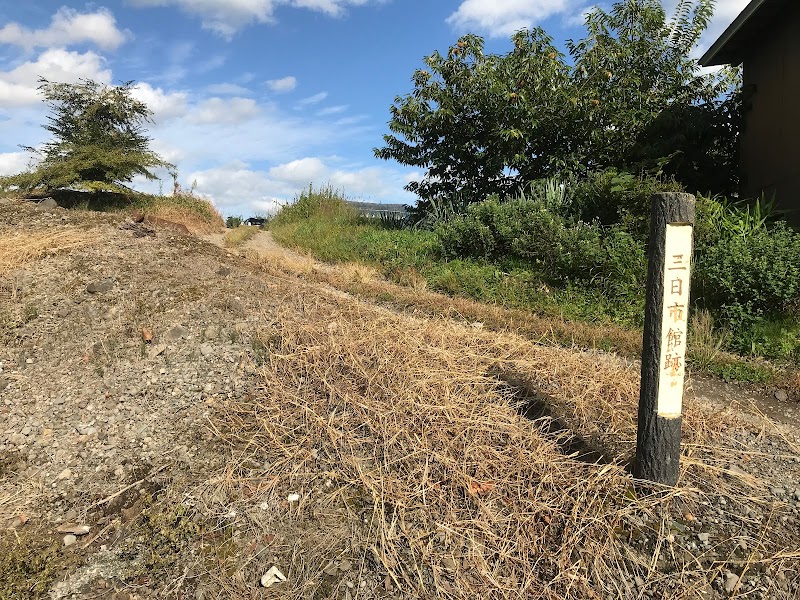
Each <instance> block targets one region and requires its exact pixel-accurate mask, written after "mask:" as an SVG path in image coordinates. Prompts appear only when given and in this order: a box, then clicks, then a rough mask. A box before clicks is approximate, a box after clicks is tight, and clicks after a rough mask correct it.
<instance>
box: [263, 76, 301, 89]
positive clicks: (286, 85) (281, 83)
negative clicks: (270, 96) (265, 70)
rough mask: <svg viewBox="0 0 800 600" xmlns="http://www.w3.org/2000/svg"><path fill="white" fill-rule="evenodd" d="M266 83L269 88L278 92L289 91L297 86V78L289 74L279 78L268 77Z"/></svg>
mask: <svg viewBox="0 0 800 600" xmlns="http://www.w3.org/2000/svg"><path fill="white" fill-rule="evenodd" d="M267 85H268V86H269V89H271V90H272V91H273V92H277V93H279V94H282V93H285V92H291V91H292V90H293V89H294V88H296V87H297V78H295V77H292V76H291V75H289V76H288V77H282V78H281V79H270V80H269V81H267Z"/></svg>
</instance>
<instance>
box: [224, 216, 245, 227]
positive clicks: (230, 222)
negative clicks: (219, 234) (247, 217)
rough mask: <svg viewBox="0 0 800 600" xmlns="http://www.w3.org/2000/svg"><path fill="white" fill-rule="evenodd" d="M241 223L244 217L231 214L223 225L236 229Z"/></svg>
mask: <svg viewBox="0 0 800 600" xmlns="http://www.w3.org/2000/svg"><path fill="white" fill-rule="evenodd" d="M242 223H244V219H243V218H242V217H241V216H233V215H231V216H229V217H228V218H227V219H225V227H227V228H228V229H236V228H237V227H239V225H241V224H242Z"/></svg>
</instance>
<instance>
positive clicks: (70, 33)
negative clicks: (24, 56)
mask: <svg viewBox="0 0 800 600" xmlns="http://www.w3.org/2000/svg"><path fill="white" fill-rule="evenodd" d="M130 35H131V34H130V32H129V31H121V30H120V29H118V28H117V22H116V20H115V19H114V15H113V14H112V13H111V11H109V10H107V9H105V8H101V9H99V10H97V11H96V12H91V13H79V12H78V11H76V10H74V9H71V8H66V7H64V8H61V9H60V10H59V11H58V12H56V14H55V15H53V18H52V20H51V21H50V25H49V26H48V27H46V28H45V29H29V28H27V27H23V26H22V25H20V24H19V23H8V24H7V25H5V26H4V27H3V28H2V29H0V43H2V44H11V45H14V46H20V47H22V48H25V49H28V50H30V49H33V48H37V47H38V48H49V47H54V46H62V47H63V46H72V45H75V44H82V43H92V44H94V45H96V46H97V47H99V48H102V49H103V50H115V49H116V48H118V47H119V46H120V45H122V44H123V43H124V42H125V40H126V39H128V38H129V37H130Z"/></svg>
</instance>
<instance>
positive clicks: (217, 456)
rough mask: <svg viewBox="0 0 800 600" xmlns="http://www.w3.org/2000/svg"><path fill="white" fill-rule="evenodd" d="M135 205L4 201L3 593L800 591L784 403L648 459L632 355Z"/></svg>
mask: <svg viewBox="0 0 800 600" xmlns="http://www.w3.org/2000/svg"><path fill="white" fill-rule="evenodd" d="M121 225H124V220H123V218H121V217H119V218H117V217H113V216H107V215H98V214H95V213H88V212H78V211H74V212H73V211H65V210H62V209H49V210H39V209H37V208H36V207H34V206H33V205H32V204H29V203H20V202H14V201H11V202H9V201H4V202H2V203H0V240H3V239H10V236H12V235H19V234H20V233H24V238H22V237H18V238H15V240H16V241H15V243H13V244H6V245H5V246H4V245H2V244H0V264H9V265H10V268H8V269H7V270H6V271H5V272H4V273H2V272H0V363H2V366H1V368H0V423H2V425H0V529H2V531H0V597H9V598H36V597H42V598H44V597H53V598H114V599H116V600H120V599H123V598H124V599H130V598H150V597H175V598H212V597H213V598H216V597H233V598H240V597H286V598H295V597H296V598H349V599H355V598H359V599H360V598H363V599H370V598H421V597H423V598H425V597H445V598H475V597H492V598H506V597H514V598H519V597H526V598H604V599H605V598H625V599H627V598H637V597H641V598H721V597H727V596H729V595H730V594H732V593H733V594H735V593H742V594H745V593H746V594H747V597H753V598H764V599H766V598H779V599H782V598H793V597H796V596H797V594H798V591H799V590H800V587H799V586H800V582H799V581H798V575H797V573H798V569H797V566H798V561H799V560H800V553H798V547H800V541H799V540H800V535H798V528H799V525H798V512H799V511H800V482H798V474H799V473H800V464H799V463H800V458H799V457H798V455H797V452H796V446H795V443H796V442H795V441H794V440H793V439H792V438H790V437H789V434H788V433H787V430H785V429H780V428H775V427H773V426H772V425H771V424H770V423H769V422H768V421H766V420H763V419H760V418H758V417H756V416H751V417H749V418H747V419H740V418H738V417H735V416H733V415H732V414H724V413H719V412H718V406H716V405H715V406H713V407H711V408H710V407H709V406H705V407H704V406H703V405H702V402H700V401H697V402H696V405H695V406H694V408H693V409H692V411H690V412H689V413H688V414H687V419H686V433H687V437H686V441H687V443H686V445H685V448H684V459H683V461H684V465H685V472H684V474H683V477H682V481H681V486H680V487H679V488H677V489H675V490H659V489H657V488H654V487H647V486H641V485H639V484H636V483H635V482H634V481H633V480H632V479H631V477H630V476H629V475H628V474H627V472H626V464H625V459H626V458H627V457H628V456H629V455H630V452H631V449H632V445H633V443H634V440H633V430H632V426H633V423H634V422H635V418H634V412H633V407H634V406H635V396H636V372H635V371H636V369H635V366H632V365H631V364H629V363H627V362H625V361H622V360H620V359H618V358H617V357H614V356H610V355H604V354H602V353H579V352H572V351H569V350H564V349H554V348H542V347H540V346H537V345H536V344H533V343H531V342H530V341H528V340H525V339H523V338H521V337H518V336H516V335H514V334H513V333H511V332H509V333H500V334H498V333H492V332H488V331H483V330H481V329H480V328H477V327H472V326H471V325H469V324H464V323H458V322H454V321H452V320H450V319H444V318H421V317H419V316H413V315H408V314H402V313H396V312H394V311H391V310H387V309H386V308H381V307H379V306H375V305H372V304H368V303H364V302H362V301H359V300H357V299H355V298H353V297H350V296H348V295H347V294H344V293H342V292H341V291H337V290H332V289H331V288H329V287H326V286H324V285H320V284H319V283H316V282H313V281H308V280H304V279H302V277H303V276H305V275H311V274H313V272H314V268H315V267H314V266H313V265H312V266H310V265H309V264H307V263H308V261H304V260H302V257H297V256H289V258H288V259H287V260H286V261H284V260H283V258H282V256H281V254H280V252H279V250H278V249H277V248H273V247H270V248H269V250H270V254H269V257H268V258H267V259H264V258H261V257H259V256H257V255H254V254H252V253H251V254H248V255H247V256H246V257H240V256H238V255H236V254H233V253H230V252H226V251H225V250H223V249H221V248H218V247H216V246H214V245H213V244H210V243H207V242H204V241H202V240H199V239H197V238H194V237H191V236H184V235H179V234H176V233H174V232H170V231H164V230H158V231H156V235H155V236H142V237H137V236H135V235H134V233H135V232H133V231H131V230H129V229H125V228H124V227H123V228H120V226H121ZM67 240H69V243H68V242H67ZM23 241H25V244H27V247H29V248H30V250H26V251H25V252H19V244H20V243H22V242H23ZM11 252H17V254H14V255H12V254H11ZM4 256H6V263H3V262H2V261H3V257H4ZM531 404H537V405H538V406H539V408H538V409H537V411H538V412H537V414H541V413H542V411H541V410H539V409H541V408H542V407H544V408H546V409H547V412H548V413H549V414H550V416H545V417H542V418H541V419H539V420H537V421H531V420H529V419H528V418H526V417H525V416H524V415H523V414H522V413H523V412H524V411H525V409H526V408H530V406H531ZM590 450H591V452H590ZM596 459H600V461H601V462H598V463H596V464H595V463H594V461H595V460H596Z"/></svg>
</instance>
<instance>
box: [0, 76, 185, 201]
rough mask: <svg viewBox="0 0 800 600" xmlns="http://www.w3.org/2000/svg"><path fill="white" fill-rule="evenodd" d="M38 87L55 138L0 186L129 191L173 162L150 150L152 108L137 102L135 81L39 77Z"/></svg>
mask: <svg viewBox="0 0 800 600" xmlns="http://www.w3.org/2000/svg"><path fill="white" fill-rule="evenodd" d="M39 90H40V91H41V93H42V95H43V96H44V99H45V102H46V103H47V104H48V106H49V108H50V111H51V113H52V114H51V116H49V117H48V123H47V124H45V125H44V128H45V129H46V130H47V131H49V132H50V133H51V134H52V135H53V137H54V139H53V140H52V141H50V142H47V143H46V144H45V145H44V147H43V148H42V149H41V150H37V149H36V148H26V150H28V151H29V152H31V153H33V154H36V155H38V156H40V157H41V161H40V162H39V164H38V165H37V166H36V167H35V168H33V169H32V170H30V171H28V172H24V173H20V174H17V175H12V176H10V177H3V178H0V188H3V189H8V188H10V187H15V188H17V189H18V191H19V192H20V193H22V194H50V193H52V192H53V191H54V190H59V189H67V188H68V189H77V190H88V191H93V190H94V191H116V192H128V191H129V188H128V187H127V186H126V184H127V183H130V182H131V181H132V180H133V178H134V177H136V176H137V175H138V176H143V177H145V178H147V179H150V180H153V179H157V177H156V175H155V174H154V173H153V169H155V168H164V169H168V170H169V171H170V172H172V171H174V168H175V167H174V166H173V165H172V164H170V163H168V162H166V161H165V160H164V159H162V158H161V157H160V156H158V155H157V154H156V153H155V152H153V151H152V150H150V149H149V144H150V140H149V139H148V138H147V136H146V132H145V130H144V127H143V124H144V123H147V122H150V119H151V116H152V111H151V110H150V109H149V108H148V107H147V105H146V104H145V103H143V102H140V101H139V100H136V99H135V98H134V97H133V95H132V91H133V82H130V81H129V82H126V83H124V84H122V85H120V86H108V85H103V84H100V83H97V82H95V81H91V80H88V79H84V80H81V81H80V82H78V83H55V82H51V81H47V80H46V79H40V85H39Z"/></svg>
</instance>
